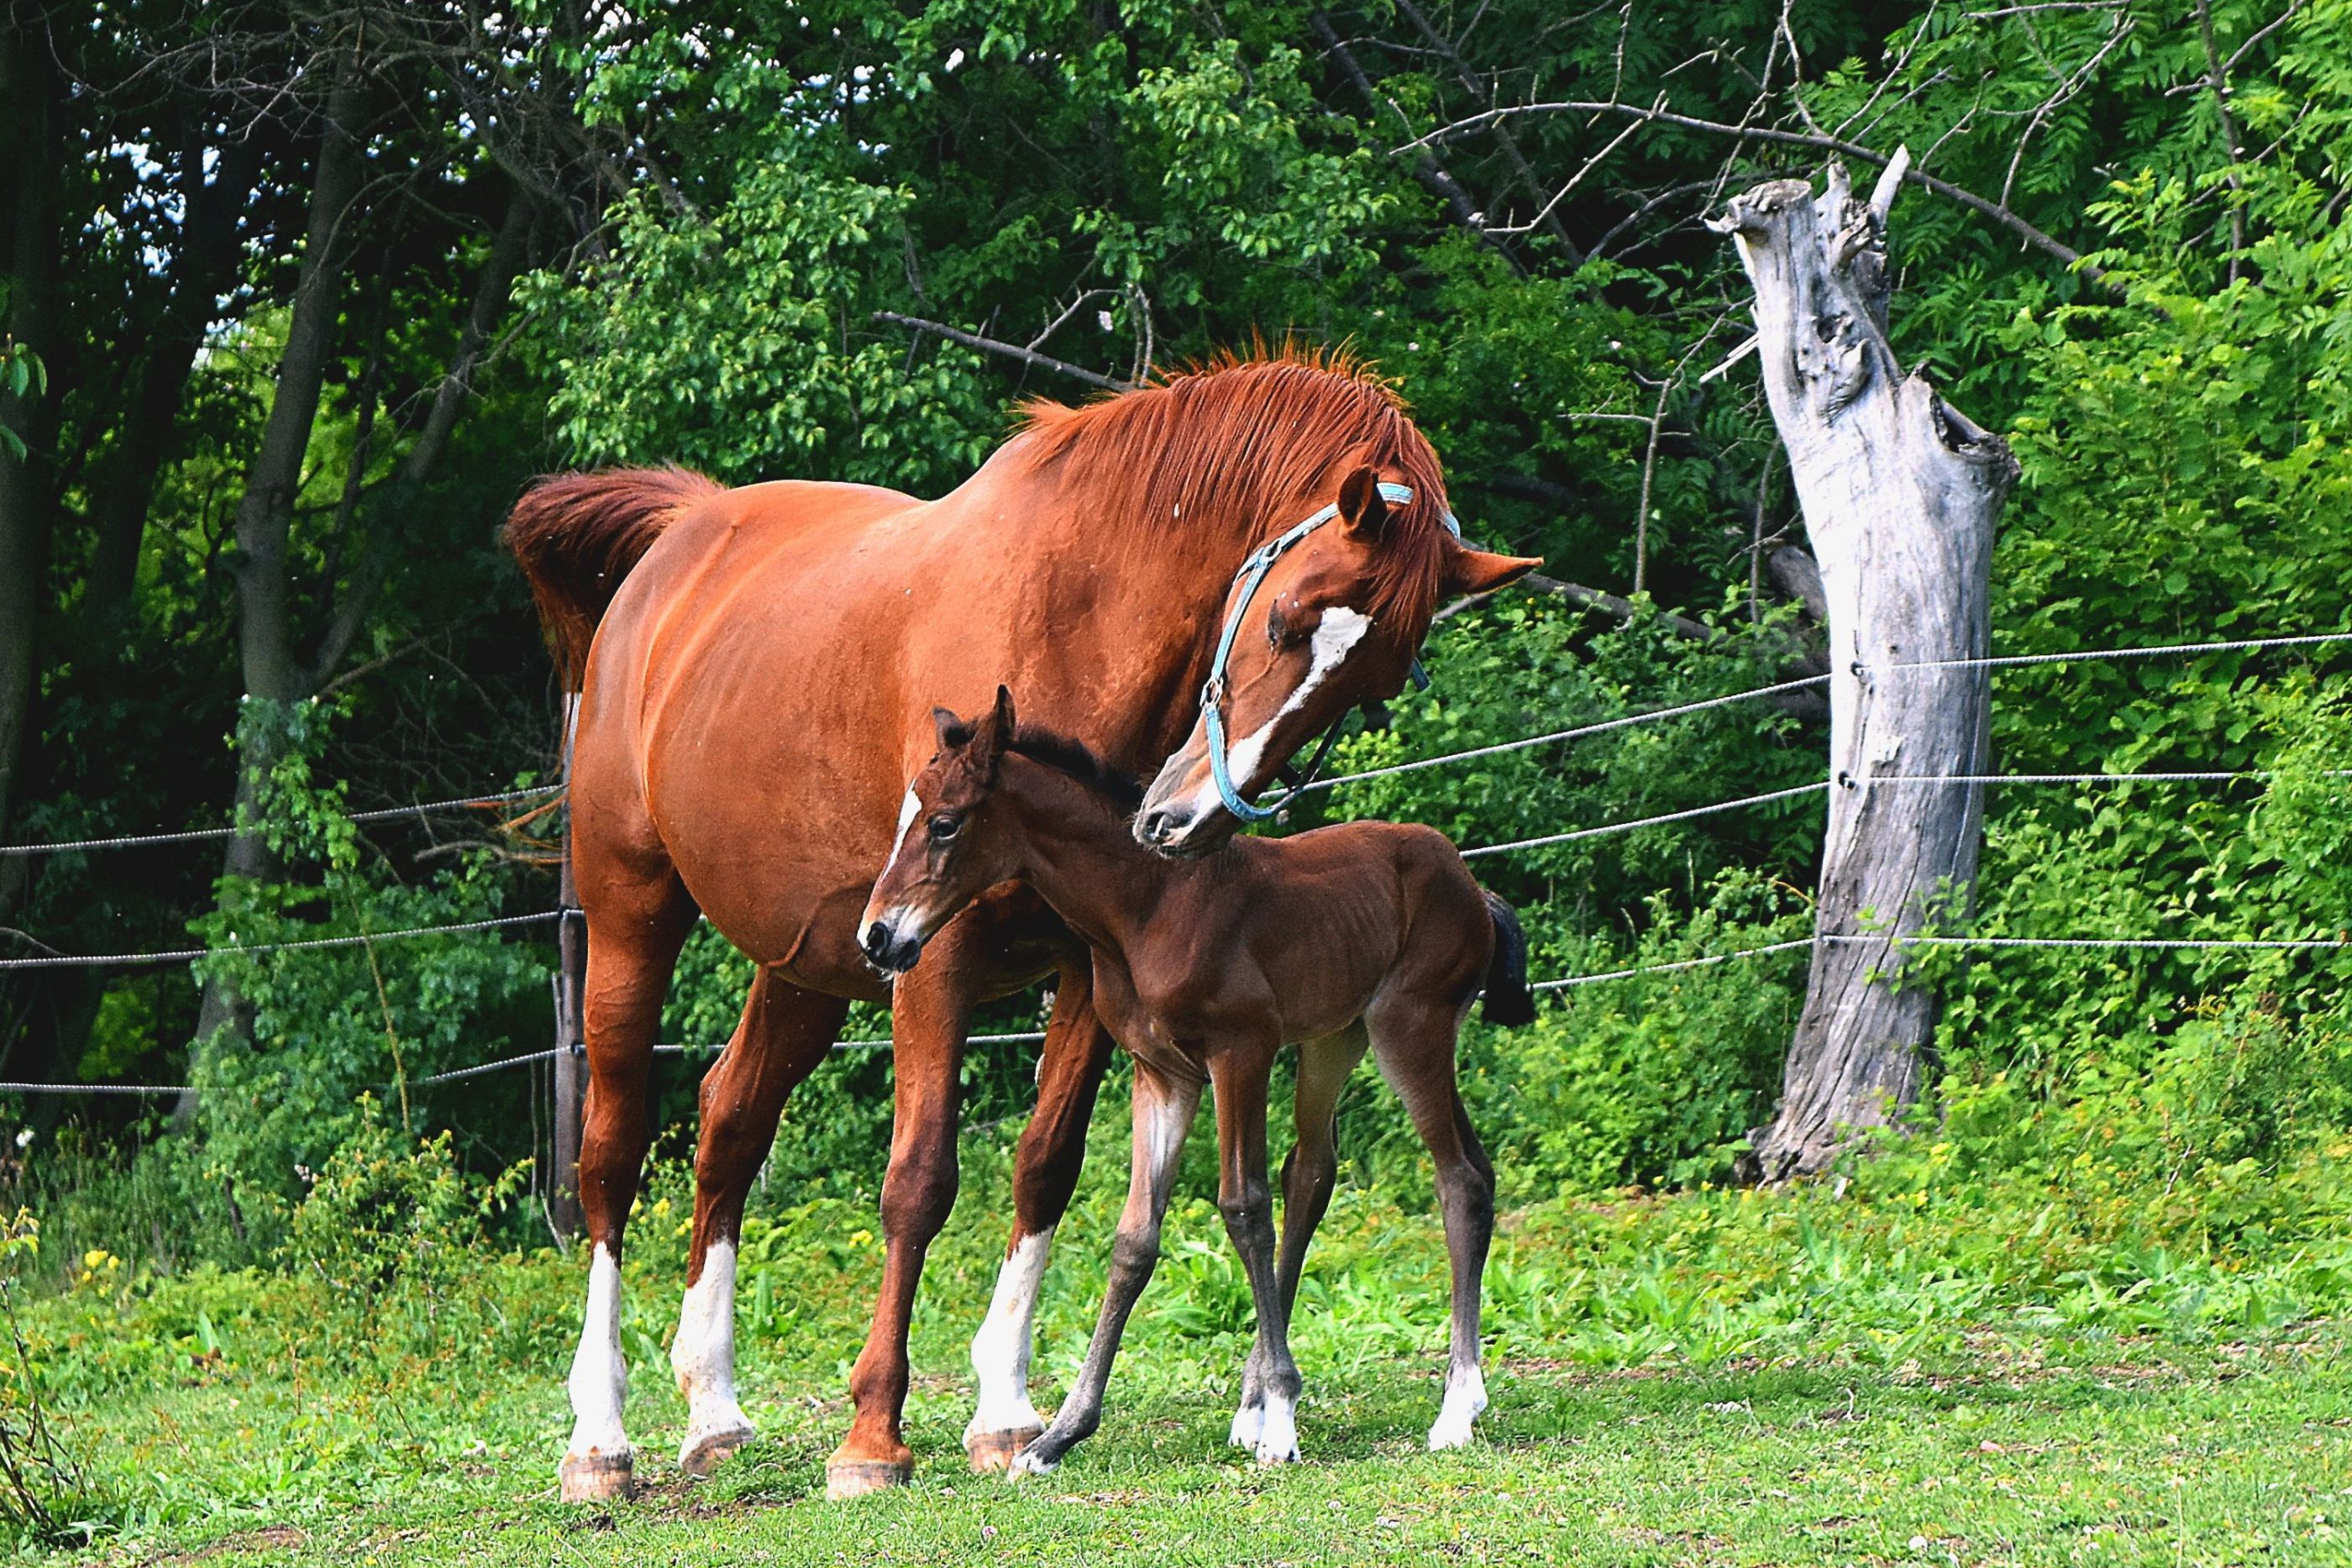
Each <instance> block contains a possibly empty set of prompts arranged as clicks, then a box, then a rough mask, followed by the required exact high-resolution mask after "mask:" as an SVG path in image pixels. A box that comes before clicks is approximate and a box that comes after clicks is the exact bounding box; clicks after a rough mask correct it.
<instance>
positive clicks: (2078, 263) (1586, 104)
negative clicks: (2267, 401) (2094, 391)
mask: <svg viewBox="0 0 2352 1568" xmlns="http://www.w3.org/2000/svg"><path fill="white" fill-rule="evenodd" d="M1520 114H1625V115H1631V116H1633V118H1635V119H1637V120H1644V121H1647V122H1650V123H1653V124H1658V125H1674V126H1680V127H1681V128H1682V129H1684V130H1685V131H1711V132H1714V133H1716V134H1717V135H1723V136H1731V137H1735V138H1737V139H1738V140H1741V141H1750V140H1752V141H1770V142H1775V143H1778V144H1780V145H1781V146H1786V147H1811V148H1814V149H1817V150H1819V151H1821V152H1837V153H1842V154H1843V155H1844V156H1846V157H1848V158H1853V159H1857V160H1859V161H1860V162H1864V163H1867V164H1869V165H1870V166H1871V167H1872V168H1874V169H1883V168H1885V167H1886V165H1887V164H1888V163H1890V162H1894V160H1893V159H1891V158H1889V157H1888V156H1887V155H1886V154H1885V153H1884V152H1874V151H1873V150H1872V149H1870V148H1868V147H1864V146H1863V145H1862V144H1861V143H1859V142H1855V141H1846V140H1845V139H1844V138H1843V137H1840V136H1822V135H1816V134H1813V133H1812V132H1810V131H1782V130H1780V129H1778V128H1776V127H1772V126H1761V125H1749V126H1741V125H1727V124H1726V123H1724V122H1723V121H1722V120H1701V119H1699V118H1698V117H1697V116H1696V115H1690V114H1677V113H1675V112H1674V111H1673V110H1666V109H1655V108H1653V109H1643V108H1640V107H1638V106H1636V105H1633V104H1630V103H1601V102H1596V101H1592V100H1590V99H1559V100H1554V101H1547V102H1541V103H1521V104H1512V105H1507V106H1506V107H1504V108H1500V109H1490V110H1485V111H1484V112H1482V113H1478V114H1474V115H1471V116H1469V117H1467V118H1466V119H1463V120H1455V121H1454V122H1453V123H1452V124H1451V125H1444V126H1440V127H1439V128H1438V129H1436V130H1435V131H1431V132H1429V133H1428V134H1427V135H1425V136H1421V137H1417V138H1415V139H1414V140H1413V141H1408V142H1405V143H1404V144H1403V145H1402V146H1400V147H1395V148H1391V152H1396V153H1404V152H1412V151H1414V150H1416V149H1418V148H1423V147H1427V146H1429V145H1431V144H1433V143H1435V142H1439V141H1450V140H1452V139H1453V138H1454V137H1455V136H1459V135H1462V134H1465V133H1466V132H1468V131H1474V130H1476V129H1477V128H1478V127H1480V126H1482V125H1486V124H1489V123H1491V122H1493V121H1495V120H1504V119H1507V118H1509V117H1511V116H1513V115H1520ZM1904 178H1905V179H1906V181H1908V182H1909V183H1912V184H1915V185H1917V186H1920V187H1921V188H1922V189H1925V190H1928V191H1933V192H1934V193H1936V194H1937V195H1939V196H1942V197H1944V198H1946V199H1947V200H1949V201H1955V202H1958V203H1959V204H1961V205H1962V206H1964V207H1967V208H1968V209H1969V211H1971V212H1975V213H1980V214H1983V215H1984V216H1986V217H1988V218H1990V219H1991V220H1992V221H1993V222H1995V223H1997V224H1999V225H2001V226H2002V227H2003V228H2005V229H2007V230H2009V231H2010V232H2011V234H2014V235H2017V236H2018V237H2019V238H2020V239H2021V240H2023V241H2024V242H2025V243H2026V244H2028V245H2030V246H2032V247H2033V248H2034V249H2036V250H2038V251H2041V252H2042V254H2043V255H2045V256H2050V257H2052V258H2053V259H2054V260H2056V261H2058V262H2060V263H2062V264H2063V265H2064V266H2066V267H2073V268H2074V269H2076V270H2077V271H2079V272H2080V273H2081V274H2082V275H2083V276H2084V277H2087V278H2089V279H2091V280H2092V281H2093V282H2101V281H2104V279H2105V276H2106V275H2105V273H2103V272H2102V271H2100V269H2099V268H2097V267H2093V266H2091V265H2089V264H2088V263H2086V262H2085V261H2084V259H2083V253H2082V252H2081V251H2079V250H2076V249H2075V248H2074V246H2070V245H2066V244H2064V243H2063V242H2062V241H2059V240H2056V239H2053V238H2052V237H2051V236H2050V235H2046V234H2044V233H2042V231H2041V230H2040V229H2038V228H2036V227H2034V226H2033V225H2032V224H2031V223H2029V222H2027V221H2026V220H2025V219H2024V218H2021V217H2020V216H2019V215H2018V214H2015V213H2013V212H2011V211H2010V210H2009V209H2008V208H2007V207H2004V206H2002V205H2000V204H1999V203H1997V202H1990V201H1987V200H1986V199H1985V198H1984V197H1982V196H1979V195H1978V194H1977V193H1975V192H1973V191H1967V190H1963V189H1961V188H1960V187H1959V186H1958V185H1955V184H1953V183H1951V182H1950V181H1948V180H1939V179H1937V177H1936V176H1935V175H1933V174H1929V173H1927V172H1923V171H1921V170H1918V169H1912V170H1909V171H1907V172H1906V173H1905V175H1904Z"/></svg>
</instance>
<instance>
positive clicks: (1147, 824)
mask: <svg viewBox="0 0 2352 1568" xmlns="http://www.w3.org/2000/svg"><path fill="white" fill-rule="evenodd" d="M1169 825H1170V824H1169V816H1168V813H1167V812H1166V811H1164V810H1160V811H1147V812H1146V813H1144V817H1143V821H1142V823H1141V825H1140V831H1139V833H1138V834H1137V836H1138V837H1139V838H1140V839H1142V841H1144V842H1145V843H1147V844H1160V843H1165V842H1167V841H1168V832H1169Z"/></svg>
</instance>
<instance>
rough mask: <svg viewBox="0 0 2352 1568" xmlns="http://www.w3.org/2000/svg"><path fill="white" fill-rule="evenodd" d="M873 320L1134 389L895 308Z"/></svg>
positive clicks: (1105, 385)
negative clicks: (899, 312) (901, 312)
mask: <svg viewBox="0 0 2352 1568" xmlns="http://www.w3.org/2000/svg"><path fill="white" fill-rule="evenodd" d="M874 319H875V320H877V321H889V322H893V323H895V324H896V325H898V326H900V327H911V328H913V329H915V330H916V331H918V332H929V333H930V334H931V335H932V336H933V337H935V338H945V339H946V340H948V341H949V342H950V343H961V344H962V345H963V346H964V347H965V348H967V349H978V350H980V351H981V352H982V353H983V354H997V355H1000V356H1002V357H1003V358H1005V359H1008V360H1018V361H1021V362H1022V363H1023V364H1024V365H1034V366H1036V367H1037V368H1038V369H1039V370H1041V371H1056V372H1058V373H1060V374H1062V375H1066V376H1068V377H1070V378H1071V379H1072V380H1074V381H1081V382H1086V383H1087V385H1088V386H1091V387H1100V388H1102V390H1103V391H1105V392H1132V391H1134V390H1135V389H1134V385H1133V383H1132V382H1122V381H1115V380H1113V379H1112V378H1111V377H1109V376H1107V375H1104V374H1103V373H1102V372H1101V371H1090V370H1088V369H1087V368H1086V367H1085V366H1084V365H1074V364H1072V363H1070V361H1067V360H1057V359H1055V358H1054V356H1053V355H1051V354H1041V353H1039V352H1038V351H1037V350H1034V349H1024V348H1023V347H1022V346H1021V345H1020V344H1018V343H1006V342H1001V341H999V340H997V339H994V338H983V337H982V336H981V335H980V334H979V333H977V332H967V331H965V330H964V329H962V328H961V327H950V326H948V325H946V324H945V323H944V322H940V321H926V320H924V319H922V318H921V317H919V316H901V315H899V314H898V312H897V311H896V310H877V311H876V312H874Z"/></svg>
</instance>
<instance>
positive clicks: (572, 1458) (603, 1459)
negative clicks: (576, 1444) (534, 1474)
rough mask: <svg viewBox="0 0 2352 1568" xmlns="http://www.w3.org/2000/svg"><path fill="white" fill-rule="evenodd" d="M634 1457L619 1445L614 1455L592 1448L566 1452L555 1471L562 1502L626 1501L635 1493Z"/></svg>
mask: <svg viewBox="0 0 2352 1568" xmlns="http://www.w3.org/2000/svg"><path fill="white" fill-rule="evenodd" d="M555 1477H556V1479H557V1481H558V1482H559V1483H561V1485H562V1496H563V1500H564V1501H566V1502H626V1501H628V1500H629V1499H631V1498H633V1497H635V1496H636V1495H637V1483H636V1479H635V1455H634V1454H632V1453H631V1452H630V1451H629V1450H628V1449H626V1448H623V1449H622V1450H621V1451H620V1452H619V1453H617V1454H607V1453H603V1452H600V1451H596V1450H593V1449H592V1450H591V1451H589V1452H587V1453H584V1454H566V1455H564V1456H563V1463H562V1465H561V1466H559V1467H558V1468H557V1469H556V1472H555Z"/></svg>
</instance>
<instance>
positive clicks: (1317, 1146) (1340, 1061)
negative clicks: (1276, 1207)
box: [1226, 1021, 1369, 1448]
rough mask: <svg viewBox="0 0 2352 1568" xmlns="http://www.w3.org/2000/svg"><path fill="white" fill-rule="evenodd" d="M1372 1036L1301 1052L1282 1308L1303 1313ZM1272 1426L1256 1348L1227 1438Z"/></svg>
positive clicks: (1346, 1037)
mask: <svg viewBox="0 0 2352 1568" xmlns="http://www.w3.org/2000/svg"><path fill="white" fill-rule="evenodd" d="M1368 1043H1369V1037H1368V1036H1367V1035H1366V1034H1365V1032H1364V1026H1363V1024H1362V1023H1361V1022H1360V1021H1359V1022H1357V1023H1354V1024H1350V1025H1349V1027H1348V1028H1346V1029H1344V1030H1340V1031H1339V1033H1337V1034H1332V1035H1327V1036H1325V1037H1324V1038H1323V1039H1321V1040H1310V1041H1308V1042H1307V1044H1305V1045H1302V1046H1300V1047H1299V1048H1298V1092H1297V1096H1296V1097H1295V1098H1296V1112H1297V1114H1296V1116H1295V1117H1294V1121H1295V1122H1296V1124H1297V1129H1298V1141H1297V1144H1295V1145H1293V1146H1292V1148H1291V1151H1290V1157H1289V1158H1288V1159H1286V1160H1285V1161H1283V1163H1282V1256H1281V1257H1280V1258H1279V1259H1278V1260H1276V1263H1275V1281H1276V1286H1277V1288H1279V1289H1280V1291H1282V1304H1283V1310H1284V1311H1285V1312H1290V1313H1294V1314H1295V1313H1296V1312H1297V1310H1298V1280H1299V1276H1300V1275H1301V1274H1302V1273H1303V1272H1305V1270H1306V1267H1307V1246H1308V1244H1309V1243H1311V1242H1312V1241H1313V1240H1314V1239H1315V1228H1316V1227H1317V1226H1318V1225H1320V1224H1322V1223H1323V1214H1324V1211H1325V1210H1326V1209H1328V1207H1330V1205H1331V1186H1332V1183H1333V1182H1334V1181H1336V1180H1337V1179H1338V1178H1339V1142H1338V1134H1339V1092H1340V1091H1341V1090H1342V1089H1344V1088H1345V1087H1347V1083H1348V1075H1349V1073H1351V1072H1353V1071H1355V1070H1356V1063H1358V1062H1359V1061H1362V1060H1363V1059H1364V1048H1365V1046H1366V1045H1367V1044H1368ZM1264 1429H1265V1360H1264V1359H1263V1357H1262V1356H1261V1355H1260V1354H1259V1353H1258V1351H1257V1349H1256V1348H1255V1346H1253V1347H1252V1348H1251V1350H1250V1355H1249V1360H1248V1362H1247V1364H1244V1366H1243V1368H1242V1396H1241V1405H1240V1408H1238V1409H1237V1410H1235V1411H1234V1426H1233V1431H1232V1433H1231V1435H1230V1436H1229V1437H1228V1438H1227V1439H1226V1440H1227V1441H1229V1442H1231V1443H1232V1444H1233V1446H1234V1448H1256V1447H1257V1440H1258V1437H1259V1434H1260V1433H1261V1432H1262V1431H1263V1430H1264Z"/></svg>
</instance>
